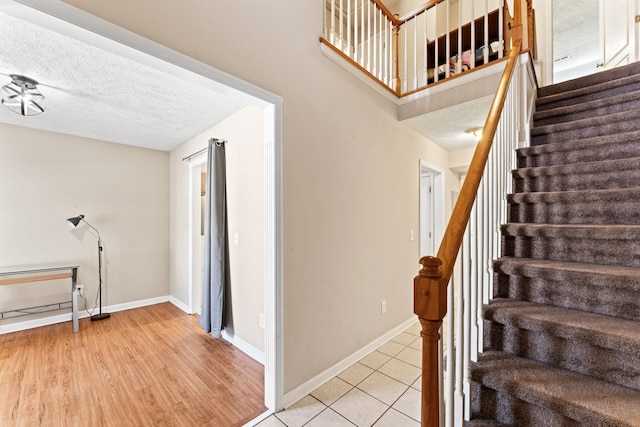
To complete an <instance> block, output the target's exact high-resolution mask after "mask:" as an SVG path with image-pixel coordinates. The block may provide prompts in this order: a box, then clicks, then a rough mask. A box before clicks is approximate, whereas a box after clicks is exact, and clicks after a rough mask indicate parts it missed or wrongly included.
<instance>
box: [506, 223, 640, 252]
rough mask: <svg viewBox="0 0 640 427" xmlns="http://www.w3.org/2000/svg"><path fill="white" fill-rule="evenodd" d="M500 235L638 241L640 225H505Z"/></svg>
mask: <svg viewBox="0 0 640 427" xmlns="http://www.w3.org/2000/svg"><path fill="white" fill-rule="evenodd" d="M502 233H503V235H508V236H523V237H548V238H567V239H591V240H639V239H640V225H601V224H531V223H507V224H503V225H502ZM638 249H640V244H639V248H638Z"/></svg>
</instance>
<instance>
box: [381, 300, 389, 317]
mask: <svg viewBox="0 0 640 427" xmlns="http://www.w3.org/2000/svg"><path fill="white" fill-rule="evenodd" d="M380 311H382V314H384V313H386V312H387V300H382V304H380Z"/></svg>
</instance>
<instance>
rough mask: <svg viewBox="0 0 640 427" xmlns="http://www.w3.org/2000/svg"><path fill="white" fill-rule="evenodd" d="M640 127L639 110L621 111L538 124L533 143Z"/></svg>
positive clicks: (538, 143)
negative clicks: (542, 124) (543, 124)
mask: <svg viewBox="0 0 640 427" xmlns="http://www.w3.org/2000/svg"><path fill="white" fill-rule="evenodd" d="M639 127H640V117H639V116H638V112H637V111H635V110H631V111H621V112H619V113H612V114H607V115H604V116H596V117H592V118H586V119H581V120H574V121H571V122H568V123H558V124H553V125H545V126H536V127H534V128H532V129H531V144H532V145H540V144H548V143H552V142H563V141H570V140H574V139H584V138H591V137H594V136H600V137H602V138H607V135H610V134H612V133H625V132H631V131H634V130H637V129H638V128H639Z"/></svg>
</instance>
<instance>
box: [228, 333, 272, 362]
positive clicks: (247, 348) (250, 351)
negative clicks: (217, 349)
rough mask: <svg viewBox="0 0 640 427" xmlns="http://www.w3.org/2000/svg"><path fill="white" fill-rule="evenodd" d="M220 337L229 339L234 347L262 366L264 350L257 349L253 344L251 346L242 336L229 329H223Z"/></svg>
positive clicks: (264, 360)
mask: <svg viewBox="0 0 640 427" xmlns="http://www.w3.org/2000/svg"><path fill="white" fill-rule="evenodd" d="M222 338H224V339H225V340H227V341H229V342H230V343H231V344H233V346H234V347H236V348H237V349H239V350H241V351H242V352H243V353H245V354H246V355H247V356H249V357H251V358H252V359H254V360H255V361H257V362H258V363H260V364H261V365H263V366H264V364H265V363H266V359H265V356H264V351H260V350H258V349H257V348H255V347H254V346H252V345H251V344H249V343H248V342H246V341H245V340H243V339H242V338H240V337H238V336H236V335H234V334H233V333H231V332H230V331H227V330H226V329H223V330H222Z"/></svg>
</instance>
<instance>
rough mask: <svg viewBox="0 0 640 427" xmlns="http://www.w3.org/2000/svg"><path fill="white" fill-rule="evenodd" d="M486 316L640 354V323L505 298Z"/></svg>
mask: <svg viewBox="0 0 640 427" xmlns="http://www.w3.org/2000/svg"><path fill="white" fill-rule="evenodd" d="M484 316H485V319H487V320H491V321H494V322H498V323H501V324H503V325H505V324H510V325H513V326H516V327H518V328H520V329H527V330H535V331H542V332H546V333H548V334H553V335H555V336H557V337H560V338H563V339H570V340H576V341H582V342H585V343H588V344H591V345H595V346H598V347H602V348H607V349H616V350H617V351H618V352H620V353H626V354H630V355H634V354H637V353H640V327H639V326H640V323H638V322H637V321H634V320H626V319H618V318H616V317H611V316H605V315H602V314H594V313H586V312H584V311H579V310H570V309H566V308H561V307H552V306H549V305H543V304H535V303H531V302H526V301H517V300H511V299H503V298H496V299H494V300H493V301H491V302H490V303H489V304H488V305H487V306H485V311H484Z"/></svg>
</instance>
